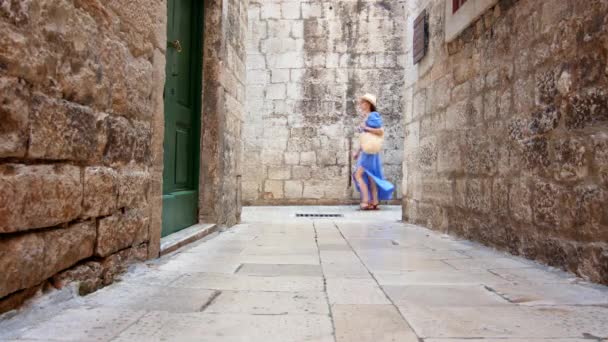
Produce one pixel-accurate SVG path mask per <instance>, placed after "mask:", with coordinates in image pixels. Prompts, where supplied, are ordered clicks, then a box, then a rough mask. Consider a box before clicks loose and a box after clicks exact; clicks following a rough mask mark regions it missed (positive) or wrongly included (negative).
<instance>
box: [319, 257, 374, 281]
mask: <svg viewBox="0 0 608 342" xmlns="http://www.w3.org/2000/svg"><path fill="white" fill-rule="evenodd" d="M322 266H323V274H324V275H325V277H326V278H358V279H362V278H371V274H370V273H369V271H368V270H367V268H365V266H363V264H362V263H360V262H358V261H357V262H347V263H343V262H337V263H323V264H322Z"/></svg>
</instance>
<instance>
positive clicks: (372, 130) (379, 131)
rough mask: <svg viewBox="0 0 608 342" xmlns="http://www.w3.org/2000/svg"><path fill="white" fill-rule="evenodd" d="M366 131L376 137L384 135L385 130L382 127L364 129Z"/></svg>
mask: <svg viewBox="0 0 608 342" xmlns="http://www.w3.org/2000/svg"><path fill="white" fill-rule="evenodd" d="M363 130H364V131H366V132H369V133H372V134H375V135H384V128H382V127H380V128H371V127H365V128H363Z"/></svg>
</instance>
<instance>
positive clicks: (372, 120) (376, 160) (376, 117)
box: [353, 112, 395, 201]
mask: <svg viewBox="0 0 608 342" xmlns="http://www.w3.org/2000/svg"><path fill="white" fill-rule="evenodd" d="M365 124H366V125H367V127H371V128H381V127H382V117H380V113H378V112H371V113H370V114H369V115H368V117H367V120H366V121H365ZM360 167H361V168H363V171H364V174H365V175H367V177H363V179H364V181H365V183H366V184H367V189H368V190H369V194H370V201H371V196H372V195H371V187H370V184H371V182H374V183H376V185H377V188H378V200H380V201H383V200H390V199H391V198H392V197H393V191H394V190H395V186H394V185H393V184H391V182H389V181H387V180H386V179H384V171H383V170H382V161H381V160H380V154H379V153H378V154H367V153H365V152H363V151H361V153H359V159H358V160H357V166H356V168H355V172H356V171H357V169H359V168H360ZM353 178H354V174H353ZM355 185H356V186H357V190H358V191H359V192H361V189H359V184H358V183H357V182H356V181H355Z"/></svg>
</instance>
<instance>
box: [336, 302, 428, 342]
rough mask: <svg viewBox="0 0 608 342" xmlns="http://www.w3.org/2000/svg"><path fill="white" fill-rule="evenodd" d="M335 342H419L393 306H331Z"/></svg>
mask: <svg viewBox="0 0 608 342" xmlns="http://www.w3.org/2000/svg"><path fill="white" fill-rule="evenodd" d="M331 310H332V314H333V317H334V323H335V327H336V341H337V342H418V341H419V340H418V337H417V336H416V334H415V333H414V332H413V331H412V329H411V328H410V327H409V325H408V324H407V322H406V321H405V320H404V319H403V317H401V314H400V313H399V311H398V310H397V309H396V308H395V307H394V306H392V305H332V309H331Z"/></svg>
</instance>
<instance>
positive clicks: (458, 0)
mask: <svg viewBox="0 0 608 342" xmlns="http://www.w3.org/2000/svg"><path fill="white" fill-rule="evenodd" d="M465 2H467V0H452V13H456V11H458V10H459V9H460V7H462V5H464V3H465Z"/></svg>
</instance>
